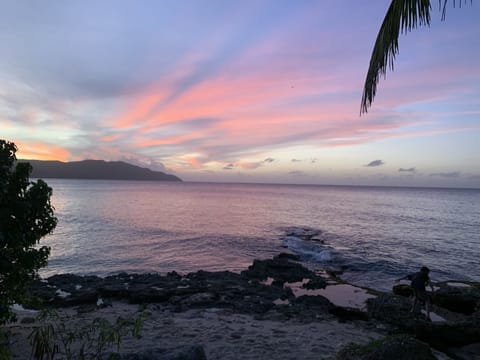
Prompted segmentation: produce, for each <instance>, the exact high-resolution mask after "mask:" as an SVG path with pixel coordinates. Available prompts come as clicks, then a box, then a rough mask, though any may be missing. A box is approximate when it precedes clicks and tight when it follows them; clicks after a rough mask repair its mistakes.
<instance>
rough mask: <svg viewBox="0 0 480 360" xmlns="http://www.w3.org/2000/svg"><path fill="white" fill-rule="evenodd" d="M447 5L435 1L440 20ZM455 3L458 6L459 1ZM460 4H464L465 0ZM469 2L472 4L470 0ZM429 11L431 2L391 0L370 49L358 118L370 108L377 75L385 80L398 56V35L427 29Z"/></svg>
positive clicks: (446, 0)
mask: <svg viewBox="0 0 480 360" xmlns="http://www.w3.org/2000/svg"><path fill="white" fill-rule="evenodd" d="M447 2H448V0H438V6H439V10H440V11H441V12H442V20H444V19H445V13H446V8H447ZM458 2H459V6H460V7H461V6H462V0H459V1H458ZM463 2H464V3H466V0H463ZM470 2H471V3H472V0H470ZM453 6H454V7H455V6H456V1H455V0H453ZM430 9H431V4H430V0H392V2H391V4H390V7H389V8H388V10H387V14H386V15H385V19H384V20H383V23H382V26H381V27H380V30H379V32H378V35H377V39H376V41H375V45H374V46H373V51H372V56H371V57H370V65H369V67H368V71H367V76H366V78H365V84H364V86H363V95H362V102H361V104H360V115H361V114H364V113H367V111H368V108H369V107H370V106H371V105H372V103H373V99H374V98H375V94H376V92H377V84H378V81H379V80H380V76H381V75H383V76H384V77H385V76H386V73H387V69H388V68H390V70H393V63H394V60H395V56H396V55H397V54H398V37H399V35H400V33H406V32H407V31H411V30H412V29H415V28H417V27H418V26H422V25H427V26H430Z"/></svg>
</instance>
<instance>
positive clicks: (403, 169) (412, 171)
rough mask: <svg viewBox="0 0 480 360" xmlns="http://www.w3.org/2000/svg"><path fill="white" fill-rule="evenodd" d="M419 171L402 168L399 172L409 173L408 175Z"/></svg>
mask: <svg viewBox="0 0 480 360" xmlns="http://www.w3.org/2000/svg"><path fill="white" fill-rule="evenodd" d="M416 171H417V170H416V169H415V168H414V167H411V168H400V169H398V172H408V173H414V172H416Z"/></svg>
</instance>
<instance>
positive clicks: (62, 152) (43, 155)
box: [15, 141, 70, 161]
mask: <svg viewBox="0 0 480 360" xmlns="http://www.w3.org/2000/svg"><path fill="white" fill-rule="evenodd" d="M15 144H16V145H17V147H18V149H19V150H18V153H17V157H18V158H21V159H31V160H34V159H35V160H60V161H67V160H68V159H69V157H70V152H69V151H68V150H66V149H64V148H62V147H59V146H56V145H50V144H45V143H40V142H36V143H31V142H28V143H27V142H23V141H16V142H15Z"/></svg>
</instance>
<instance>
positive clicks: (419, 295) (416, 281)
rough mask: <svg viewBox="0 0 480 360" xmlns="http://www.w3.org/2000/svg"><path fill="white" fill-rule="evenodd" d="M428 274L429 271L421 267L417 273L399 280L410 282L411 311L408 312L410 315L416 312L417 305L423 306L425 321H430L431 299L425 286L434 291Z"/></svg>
mask: <svg viewBox="0 0 480 360" xmlns="http://www.w3.org/2000/svg"><path fill="white" fill-rule="evenodd" d="M429 273H430V269H429V268H428V267H426V266H422V268H421V269H420V271H419V272H416V273H413V274H409V275H407V276H404V277H402V278H400V279H397V280H395V281H397V282H398V281H400V280H410V281H411V282H410V286H411V288H412V290H413V302H412V309H411V310H410V311H411V312H412V313H415V312H416V311H417V305H418V304H425V311H426V312H427V319H428V320H431V319H430V310H431V306H432V298H431V295H430V294H429V293H427V290H426V286H427V285H428V286H430V288H431V289H432V292H433V291H434V288H433V285H432V282H431V281H430V277H429V276H428V275H429Z"/></svg>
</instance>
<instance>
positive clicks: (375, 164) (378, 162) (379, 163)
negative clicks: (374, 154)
mask: <svg viewBox="0 0 480 360" xmlns="http://www.w3.org/2000/svg"><path fill="white" fill-rule="evenodd" d="M382 165H385V162H383V160H373V161H370V162H369V163H368V164H366V165H365V166H366V167H378V166H382Z"/></svg>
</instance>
